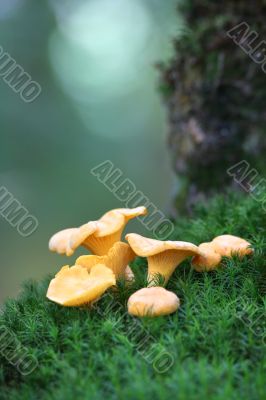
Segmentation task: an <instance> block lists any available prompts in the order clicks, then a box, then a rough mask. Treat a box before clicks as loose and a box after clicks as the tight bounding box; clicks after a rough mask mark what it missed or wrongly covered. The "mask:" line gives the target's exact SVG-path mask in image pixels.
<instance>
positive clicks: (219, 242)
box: [212, 235, 254, 258]
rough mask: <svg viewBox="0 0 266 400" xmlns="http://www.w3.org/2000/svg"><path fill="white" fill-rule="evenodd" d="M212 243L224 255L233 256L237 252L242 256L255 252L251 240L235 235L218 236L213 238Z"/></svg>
mask: <svg viewBox="0 0 266 400" xmlns="http://www.w3.org/2000/svg"><path fill="white" fill-rule="evenodd" d="M212 245H213V247H214V249H215V251H216V252H217V253H219V254H220V255H221V256H223V257H232V255H234V254H237V255H238V256H239V257H241V258H242V257H244V256H245V255H249V254H253V253H254V250H253V249H252V247H251V244H250V243H249V242H247V241H246V240H245V239H242V238H240V237H237V236H233V235H222V236H217V237H216V238H215V239H213V241H212Z"/></svg>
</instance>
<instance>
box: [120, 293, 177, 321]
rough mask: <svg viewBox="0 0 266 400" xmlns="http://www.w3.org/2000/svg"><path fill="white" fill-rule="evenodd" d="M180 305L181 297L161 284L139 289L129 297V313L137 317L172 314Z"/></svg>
mask: <svg viewBox="0 0 266 400" xmlns="http://www.w3.org/2000/svg"><path fill="white" fill-rule="evenodd" d="M179 305H180V301H179V298H178V297H177V296H176V295H175V294H174V293H173V292H170V291H169V290H166V289H164V288H162V287H159V286H154V287H149V288H143V289H140V290H138V291H137V292H135V293H133V294H132V295H131V296H130V297H129V299H128V303H127V307H128V312H129V314H131V315H134V316H136V317H146V316H148V317H159V316H161V315H167V314H172V313H173V312H175V311H176V310H177V309H178V308H179Z"/></svg>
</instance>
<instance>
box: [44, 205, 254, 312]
mask: <svg viewBox="0 0 266 400" xmlns="http://www.w3.org/2000/svg"><path fill="white" fill-rule="evenodd" d="M146 213H147V209H146V208H145V207H137V208H132V209H130V208H119V209H115V210H111V211H108V212H107V213H106V214H104V215H103V216H102V217H101V218H100V219H99V220H98V221H90V222H88V223H86V224H84V225H82V226H80V227H78V228H70V229H64V230H62V231H60V232H57V233H56V234H55V235H53V236H52V237H51V239H50V241H49V248H50V250H51V251H56V252H57V253H59V254H66V255H67V256H71V255H72V254H73V253H74V251H75V250H76V249H77V248H78V247H79V246H81V245H82V246H84V247H85V248H87V249H88V250H89V251H90V252H91V253H92V254H91V255H90V254H88V255H83V256H81V257H78V259H77V260H76V262H75V265H74V266H72V267H69V266H68V265H65V266H63V267H62V268H61V270H60V271H59V272H58V273H57V274H56V275H55V278H54V279H52V281H51V282H50V285H49V288H48V291H47V297H48V299H50V300H52V301H54V302H56V303H58V304H60V305H62V306H81V305H87V304H93V303H94V302H95V301H97V300H98V299H99V298H100V297H101V296H102V295H103V294H104V293H105V291H106V290H107V289H109V288H111V287H114V286H115V285H116V282H117V281H118V279H121V278H122V279H125V280H126V281H132V280H134V274H133V272H132V270H131V269H130V267H129V265H128V264H129V263H130V262H131V261H133V259H134V258H135V257H136V256H141V257H146V258H147V261H148V276H147V280H148V287H146V288H143V289H140V290H138V291H137V292H135V293H134V294H132V295H131V296H130V298H129V300H128V312H129V313H130V314H131V315H134V316H138V317H143V316H150V317H155V316H160V315H167V314H171V313H173V312H175V311H176V310H177V309H178V308H179V305H180V301H179V298H178V297H177V296H176V294H175V293H173V292H170V291H168V290H166V289H165V288H164V287H161V286H156V281H158V276H162V277H163V278H164V285H165V284H166V283H167V282H168V280H169V278H170V277H171V275H172V274H173V272H174V270H175V268H176V267H177V266H178V265H179V264H180V263H181V262H182V261H183V260H185V259H186V258H187V257H191V256H192V257H193V258H192V263H191V265H192V267H193V268H194V269H195V270H196V271H198V272H201V271H211V270H213V269H215V268H216V267H217V266H218V265H219V264H220V263H221V260H222V257H232V256H233V255H234V254H237V255H238V256H239V257H244V256H245V255H248V254H252V253H253V251H254V250H253V249H252V248H251V245H250V243H249V242H247V241H246V240H244V239H241V238H239V237H236V236H232V235H223V236H219V237H216V238H215V239H214V240H213V241H212V242H209V243H202V244H200V245H199V246H196V245H194V244H193V243H188V242H180V241H170V240H167V241H161V240H155V239H150V238H146V237H143V236H141V235H138V234H136V233H129V234H128V235H126V240H127V242H128V243H124V242H122V241H121V237H122V233H123V230H124V228H125V226H126V224H127V223H128V221H129V220H131V219H132V218H136V217H139V216H143V215H145V214H146Z"/></svg>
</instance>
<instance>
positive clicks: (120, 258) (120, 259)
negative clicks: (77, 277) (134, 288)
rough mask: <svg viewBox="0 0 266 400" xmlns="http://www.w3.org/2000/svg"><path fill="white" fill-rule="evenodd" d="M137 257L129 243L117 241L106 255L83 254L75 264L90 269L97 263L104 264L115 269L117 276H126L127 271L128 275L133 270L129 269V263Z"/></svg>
mask: <svg viewBox="0 0 266 400" xmlns="http://www.w3.org/2000/svg"><path fill="white" fill-rule="evenodd" d="M135 257H136V254H135V253H134V252H133V250H132V249H131V247H130V246H129V245H128V244H127V243H123V242H116V243H115V244H114V245H113V246H112V247H111V249H110V250H109V251H108V253H107V254H106V255H105V256H95V255H88V256H81V257H79V258H78V259H77V260H76V263H75V264H76V265H80V266H82V267H85V268H87V270H88V271H90V270H91V268H92V267H93V266H94V265H96V264H104V265H106V266H107V267H108V268H110V269H111V270H112V271H113V273H114V274H115V277H116V278H119V277H120V278H121V277H122V278H126V273H127V275H128V274H129V273H130V271H131V270H130V271H129V270H128V269H127V265H128V263H129V262H130V261H132V260H133V259H134V258H135ZM128 268H129V267H128ZM131 273H133V272H132V271H131Z"/></svg>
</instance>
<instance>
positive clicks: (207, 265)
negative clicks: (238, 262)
mask: <svg viewBox="0 0 266 400" xmlns="http://www.w3.org/2000/svg"><path fill="white" fill-rule="evenodd" d="M199 250H200V251H201V253H202V255H196V256H195V257H193V259H192V263H191V264H192V266H193V268H194V269H195V270H196V271H198V272H202V271H211V270H213V269H215V268H216V267H217V266H218V265H219V264H220V262H221V260H222V256H221V255H220V254H219V253H217V252H216V251H215V249H214V246H213V244H212V242H209V243H201V244H200V245H199Z"/></svg>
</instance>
